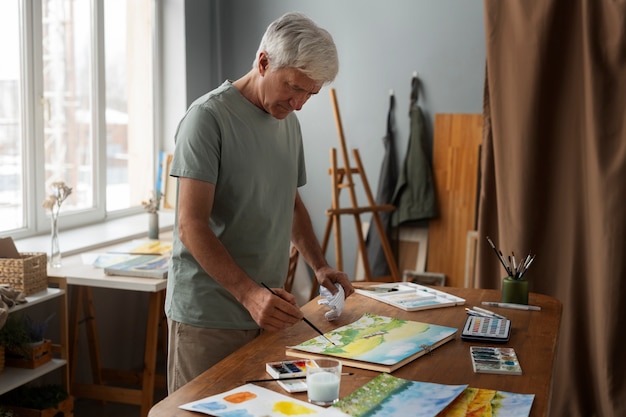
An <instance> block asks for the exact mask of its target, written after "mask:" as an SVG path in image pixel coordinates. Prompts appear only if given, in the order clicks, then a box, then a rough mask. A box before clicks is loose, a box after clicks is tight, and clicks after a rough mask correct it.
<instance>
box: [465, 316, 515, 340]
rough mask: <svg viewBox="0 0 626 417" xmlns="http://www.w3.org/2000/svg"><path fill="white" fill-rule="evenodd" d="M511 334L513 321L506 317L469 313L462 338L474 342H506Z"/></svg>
mask: <svg viewBox="0 0 626 417" xmlns="http://www.w3.org/2000/svg"><path fill="white" fill-rule="evenodd" d="M510 336H511V321H510V320H509V319H506V318H504V319H503V318H498V317H482V316H473V315H468V316H467V320H466V321H465V325H464V326H463V331H462V332H461V339H462V340H465V341H472V342H490V343H506V342H508V341H509V338H510Z"/></svg>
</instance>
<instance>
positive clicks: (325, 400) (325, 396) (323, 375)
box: [306, 359, 341, 406]
mask: <svg viewBox="0 0 626 417" xmlns="http://www.w3.org/2000/svg"><path fill="white" fill-rule="evenodd" d="M340 383H341V362H340V361H339V360H337V359H310V360H307V362H306V385H307V393H308V398H309V402H310V403H313V404H317V405H324V406H325V405H331V404H334V403H336V402H337V401H339V386H340Z"/></svg>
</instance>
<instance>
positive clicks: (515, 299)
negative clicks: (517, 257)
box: [502, 277, 528, 304]
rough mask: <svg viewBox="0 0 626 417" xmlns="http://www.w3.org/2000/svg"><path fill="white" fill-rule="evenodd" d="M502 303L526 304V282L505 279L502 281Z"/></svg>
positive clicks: (509, 278)
mask: <svg viewBox="0 0 626 417" xmlns="http://www.w3.org/2000/svg"><path fill="white" fill-rule="evenodd" d="M502 302H503V303H514V304H528V281H527V280H525V279H515V278H513V277H506V278H504V279H503V280H502Z"/></svg>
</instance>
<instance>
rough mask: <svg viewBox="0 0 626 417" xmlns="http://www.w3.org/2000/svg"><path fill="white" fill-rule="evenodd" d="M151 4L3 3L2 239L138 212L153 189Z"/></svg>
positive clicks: (96, 0) (137, 0) (98, 0)
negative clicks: (57, 197)
mask: <svg viewBox="0 0 626 417" xmlns="http://www.w3.org/2000/svg"><path fill="white" fill-rule="evenodd" d="M155 7H156V5H155V2H154V0H106V1H105V0H91V1H88V0H2V1H1V2H0V34H2V39H5V40H8V41H5V42H0V56H2V62H3V63H2V65H1V66H0V234H2V235H12V236H14V237H23V236H27V235H33V234H37V233H41V232H44V231H47V230H48V229H49V219H48V217H47V216H48V214H47V213H46V212H45V210H44V209H43V208H42V207H41V203H42V202H43V200H44V199H45V198H46V196H47V195H48V194H49V193H50V191H51V188H50V187H51V184H52V183H53V182H55V181H64V182H65V183H66V184H67V185H68V186H70V187H72V189H73V190H72V194H71V195H70V197H69V198H68V199H67V200H66V202H64V203H63V207H62V209H61V216H62V220H61V223H60V224H61V227H62V228H63V227H69V226H77V225H80V224H88V223H93V222H97V221H102V220H103V219H105V218H106V217H112V216H113V217H114V216H121V215H124V214H131V213H135V212H137V211H140V210H141V201H142V200H145V199H146V198H147V197H148V196H149V193H150V192H151V191H152V190H154V188H155V170H156V169H155V165H156V154H157V152H156V146H155V143H156V140H155V138H156V136H157V135H156V133H157V132H155V128H154V126H155V120H154V114H155V112H156V109H155V100H154V97H155V96H156V95H155V93H154V85H156V83H155V82H154V78H155V77H154V75H153V74H154V68H155V67H156V66H155V61H156V60H155V53H154V51H156V50H157V49H156V45H155V39H156V36H155V33H157V31H156V26H155V22H156V19H155Z"/></svg>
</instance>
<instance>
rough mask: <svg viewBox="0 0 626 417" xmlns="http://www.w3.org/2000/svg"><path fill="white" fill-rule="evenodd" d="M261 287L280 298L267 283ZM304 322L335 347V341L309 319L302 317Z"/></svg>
mask: <svg viewBox="0 0 626 417" xmlns="http://www.w3.org/2000/svg"><path fill="white" fill-rule="evenodd" d="M261 285H263V286H264V287H265V288H267V290H268V291H269V292H271V293H272V294H274V295H275V296H277V297H280V296H279V295H278V294H276V293H275V292H274V290H272V289H271V288H270V287H268V286H267V285H265V283H264V282H262V283H261ZM302 320H304V322H305V323H306V324H308V325H309V326H311V328H312V329H313V330H315V331H316V332H318V333H319V334H320V335H321V336H322V337H323V338H324V339H326V340H327V341H328V343H331V344H333V345H334V343H333V341H332V340H330V339H329V338H327V337H326V335H324V333H323V332H322V331H321V330H320V329H318V328H317V327H316V326H315V325H314V324H313V323H311V322H310V321H309V319H307V318H306V317H302Z"/></svg>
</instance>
